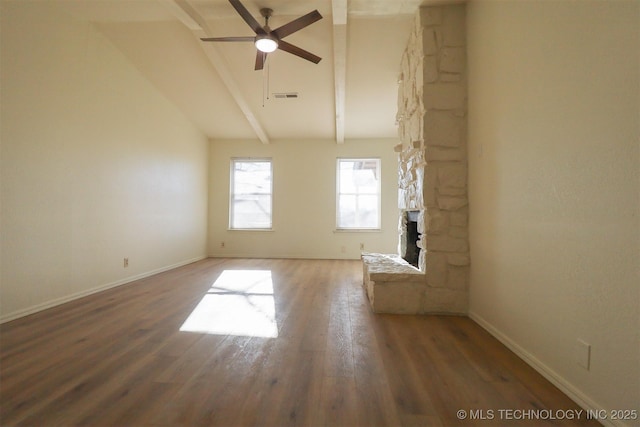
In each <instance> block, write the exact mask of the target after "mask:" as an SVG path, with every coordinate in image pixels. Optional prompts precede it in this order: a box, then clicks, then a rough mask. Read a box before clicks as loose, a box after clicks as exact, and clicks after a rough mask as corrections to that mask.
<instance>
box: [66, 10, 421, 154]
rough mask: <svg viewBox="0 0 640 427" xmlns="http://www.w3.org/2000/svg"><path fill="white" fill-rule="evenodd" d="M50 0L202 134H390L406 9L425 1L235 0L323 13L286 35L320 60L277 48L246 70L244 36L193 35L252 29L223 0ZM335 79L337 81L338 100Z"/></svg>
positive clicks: (282, 18) (249, 59)
mask: <svg viewBox="0 0 640 427" xmlns="http://www.w3.org/2000/svg"><path fill="white" fill-rule="evenodd" d="M56 1H58V2H60V4H61V5H62V6H63V7H65V8H66V9H67V10H68V11H69V12H70V13H72V14H73V15H75V16H76V17H78V18H80V19H83V20H89V21H91V22H94V23H95V24H96V26H97V27H98V29H99V30H100V31H101V32H103V33H104V34H105V36H106V37H107V38H108V39H109V40H110V41H111V42H112V43H113V44H114V45H115V46H116V47H117V48H118V49H120V50H121V51H122V53H123V54H124V55H125V56H126V57H127V58H128V59H129V61H130V62H132V63H133V64H134V65H135V66H136V67H137V68H138V69H139V70H140V71H141V73H142V74H143V75H145V76H146V77H147V78H148V79H149V81H151V82H152V83H153V84H154V85H155V86H156V87H157V88H158V90H159V91H160V92H162V93H163V94H164V95H165V96H166V97H167V98H168V99H169V100H171V101H172V102H173V103H174V104H175V105H176V106H177V107H178V108H179V109H180V110H181V111H182V112H183V113H184V114H185V115H186V116H187V117H189V118H190V120H192V121H193V123H194V124H195V125H196V126H197V127H198V128H199V129H201V130H202V132H204V133H205V134H206V135H207V136H208V137H209V138H212V139H237V138H241V139H260V140H262V141H263V142H265V143H266V142H270V141H272V140H277V139H301V138H304V139H328V140H332V141H338V142H342V140H343V139H346V140H348V139H360V138H390V137H395V136H396V135H397V130H396V126H395V115H396V102H397V92H396V89H397V79H398V74H399V66H400V58H401V55H402V52H403V50H404V47H405V44H406V42H407V39H408V36H409V32H410V30H411V26H412V24H413V20H414V13H415V11H416V10H417V8H418V7H419V6H420V4H423V3H425V0H241V1H242V4H244V5H245V7H246V8H247V9H248V10H249V12H251V14H252V15H253V16H254V17H255V18H256V19H257V20H258V21H259V22H261V23H263V20H262V18H261V17H260V14H259V9H260V8H262V7H270V8H272V9H273V10H274V12H273V17H272V18H271V19H270V22H269V24H270V27H271V28H277V27H279V26H280V25H282V24H285V23H287V22H289V21H291V20H293V19H295V18H297V17H299V16H302V15H304V14H306V13H308V12H311V11H312V10H314V9H317V10H318V11H319V12H320V13H321V14H322V16H323V19H322V20H320V21H318V22H316V23H314V24H311V25H310V26H308V27H306V28H304V29H302V30H300V31H299V32H296V33H294V34H291V35H290V36H288V37H287V38H286V41H288V42H289V43H292V44H294V45H297V46H299V47H301V48H303V49H305V50H308V51H310V52H312V53H314V54H316V55H318V56H320V57H322V61H320V63H319V64H317V65H316V64H313V63H311V62H308V61H305V60H303V59H301V58H298V57H296V56H294V55H291V54H288V53H286V52H283V51H276V52H274V53H272V54H270V55H269V58H268V61H267V65H266V66H265V69H264V71H254V69H253V68H254V61H255V47H254V46H253V44H252V43H251V42H246V43H204V42H201V41H200V40H199V37H203V36H207V37H224V36H252V35H254V34H253V31H252V30H251V28H249V26H248V25H247V24H246V23H245V22H244V21H243V20H242V18H241V17H240V16H239V15H238V14H237V13H236V11H235V10H234V9H233V7H232V6H231V4H229V2H228V0H56ZM345 4H346V8H347V11H348V14H347V23H346V32H344V31H343V30H344V28H345V27H344V26H341V25H334V22H333V21H334V20H333V19H332V11H333V10H334V8H335V10H336V11H340V10H341V8H344V7H345V6H344V5H345ZM342 10H343V11H344V9H342ZM339 21H340V20H339V19H336V24H339V23H340V22H339ZM341 31H342V32H343V33H344V34H346V36H341ZM340 46H343V49H344V50H345V51H344V52H341V49H340ZM334 49H335V52H334ZM341 64H344V65H341ZM336 67H337V68H336ZM336 69H337V70H338V73H336ZM340 70H342V73H340ZM336 87H338V88H342V87H344V99H343V100H342V99H341V97H340V95H339V93H340V91H338V92H336ZM340 90H342V89H340ZM276 92H297V93H298V94H299V97H298V98H297V99H275V98H274V97H273V95H272V94H273V93H276ZM336 93H338V95H336ZM267 96H268V99H267ZM341 111H344V114H339V113H340V112H341ZM337 113H338V117H336V114H337ZM336 126H338V128H337V127H336ZM341 126H343V130H342V129H340V127H341Z"/></svg>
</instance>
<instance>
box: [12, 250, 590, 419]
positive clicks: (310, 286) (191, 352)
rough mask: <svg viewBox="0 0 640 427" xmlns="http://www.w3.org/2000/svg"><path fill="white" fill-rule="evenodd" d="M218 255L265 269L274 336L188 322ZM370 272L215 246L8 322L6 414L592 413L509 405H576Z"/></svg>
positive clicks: (462, 326)
mask: <svg viewBox="0 0 640 427" xmlns="http://www.w3.org/2000/svg"><path fill="white" fill-rule="evenodd" d="M225 270H268V271H270V272H271V278H272V284H273V299H274V304H275V320H276V322H277V327H278V336H277V337H276V338H264V337H258V336H237V335H231V334H227V335H224V334H219V335H213V334H205V333H195V332H185V331H180V328H181V326H182V325H183V323H184V322H185V320H186V319H187V318H188V317H189V315H190V313H191V312H192V311H193V310H194V308H195V307H196V306H198V304H199V302H200V301H201V300H202V299H203V297H205V296H206V295H211V294H210V293H209V292H210V288H211V286H212V284H213V283H214V282H215V281H216V279H217V278H218V277H219V276H220V274H221V273H222V272H223V271H225ZM361 283H362V269H361V264H360V262H359V261H346V260H248V259H207V260H203V261H200V262H197V263H194V264H191V265H188V266H185V267H181V268H178V269H175V270H172V271H169V272H165V273H162V274H159V275H156V276H153V277H149V278H146V279H143V280H139V281H137V282H135V283H132V284H129V285H125V286H121V287H119V288H115V289H111V290H108V291H105V292H102V293H100V294H96V295H92V296H89V297H86V298H83V299H80V300H76V301H73V302H70V303H68V304H65V305H62V306H59V307H55V308H52V309H49V310H47V311H44V312H40V313H38V314H35V315H32V316H29V317H25V318H22V319H18V320H15V321H13V322H9V323H6V324H4V325H1V326H0V408H1V409H0V410H1V415H0V417H1V418H0V424H1V425H3V426H18V425H19V426H23V425H24V426H103V425H104V426H107V425H111V426H207V425H208V426H500V425H508V426H519V425H526V426H557V425H562V426H591V425H593V426H597V425H599V424H597V423H596V422H595V421H592V420H586V419H585V416H584V415H583V417H582V419H578V420H558V419H551V420H517V419H503V418H502V417H501V413H500V412H498V411H499V410H504V409H513V410H523V411H534V410H538V411H539V410H543V409H547V410H551V411H552V412H554V413H555V411H558V410H569V409H576V410H577V409H578V407H577V406H576V405H575V404H574V403H573V402H572V401H571V400H570V399H569V398H568V397H566V396H565V395H564V394H562V393H561V392H560V391H559V390H558V389H556V388H555V387H554V386H553V385H552V384H550V383H549V382H548V381H546V380H545V379H544V378H543V377H541V376H540V375H539V374H537V373H536V372H535V371H534V370H533V369H532V368H530V367H529V366H527V365H526V364H525V363H524V362H522V361H521V360H520V359H519V358H518V357H516V356H515V355H514V354H513V353H511V352H510V351H509V350H508V349H506V348H505V347H504V346H502V345H501V344H500V343H499V342H498V341H496V340H495V339H494V338H493V337H491V336H490V335H489V334H488V333H487V332H485V331H484V330H483V329H482V328H480V327H479V326H478V325H476V324H475V323H474V322H473V321H471V320H470V319H468V318H465V317H443V316H397V315H375V314H373V313H372V312H371V310H370V308H369V306H368V303H367V300H366V296H365V293H364V290H363V289H362V286H361ZM214 297H215V295H214ZM247 301H250V299H247ZM263 314H264V313H263ZM458 410H465V411H467V418H465V419H462V420H461V419H458V416H457V411H458ZM469 411H475V412H474V416H473V417H471V416H469V415H470V412H469ZM491 411H493V412H491ZM492 414H493V416H492V417H491V415H492ZM479 418H485V419H479ZM487 418H493V419H487ZM556 418H557V417H556Z"/></svg>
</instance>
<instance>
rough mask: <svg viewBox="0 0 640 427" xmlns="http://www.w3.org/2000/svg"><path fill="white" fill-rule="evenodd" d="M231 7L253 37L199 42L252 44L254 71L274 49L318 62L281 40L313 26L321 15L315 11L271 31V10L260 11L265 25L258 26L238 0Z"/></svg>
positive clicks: (261, 65) (230, 1) (317, 58)
mask: <svg viewBox="0 0 640 427" xmlns="http://www.w3.org/2000/svg"><path fill="white" fill-rule="evenodd" d="M229 3H231V6H233V7H234V9H235V10H236V11H237V12H238V13H239V14H240V16H241V17H242V19H244V21H245V22H246V23H247V24H248V25H249V26H250V27H251V29H252V30H253V32H254V33H256V35H255V37H253V36H247V37H206V38H201V39H200V40H202V41H205V42H249V41H250V42H254V44H255V45H256V48H257V52H256V66H255V69H256V70H262V69H263V68H264V63H265V61H266V60H267V54H268V53H269V52H273V51H275V50H276V49H280V50H283V51H285V52H289V53H291V54H293V55H296V56H299V57H300V58H302V59H306V60H307V61H311V62H313V63H314V64H317V63H318V62H320V60H321V59H322V58H320V57H319V56H316V55H314V54H313V53H311V52H307V51H306V50H304V49H301V48H299V47H298V46H294V45H292V44H291V43H287V42H286V41H284V40H282V39H283V38H285V37H287V36H288V35H290V34H292V33H295V32H296V31H299V30H301V29H303V28H304V27H306V26H309V25H311V24H313V23H314V22H316V21H319V20H320V19H322V15H320V12H318V11H317V10H314V11H313V12H309V13H307V14H306V15H304V16H301V17H300V18H297V19H294V20H293V21H291V22H289V23H287V24H284V25H283V26H281V27H278V28H276V29H275V30H272V29H271V28H269V18H270V17H271V14H272V13H273V10H271V9H268V8H263V9H260V14H261V15H262V16H263V17H264V19H265V24H264V25H260V23H259V22H258V21H256V19H255V18H254V17H253V16H251V14H250V13H249V11H248V10H247V8H245V7H244V6H243V5H242V3H240V0H229Z"/></svg>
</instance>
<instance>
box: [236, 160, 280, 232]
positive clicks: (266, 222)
mask: <svg viewBox="0 0 640 427" xmlns="http://www.w3.org/2000/svg"><path fill="white" fill-rule="evenodd" d="M271 175H272V170H271V159H232V160H231V189H230V192H229V193H230V203H229V228H231V229H258V230H259V229H271V190H272V179H271Z"/></svg>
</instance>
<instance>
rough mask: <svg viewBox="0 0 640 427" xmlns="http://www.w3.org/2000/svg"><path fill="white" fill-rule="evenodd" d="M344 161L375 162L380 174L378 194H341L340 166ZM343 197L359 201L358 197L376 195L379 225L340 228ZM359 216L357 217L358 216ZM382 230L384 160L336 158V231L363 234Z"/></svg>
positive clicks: (376, 158) (374, 158)
mask: <svg viewBox="0 0 640 427" xmlns="http://www.w3.org/2000/svg"><path fill="white" fill-rule="evenodd" d="M343 161H361V162H369V161H375V163H376V171H377V173H378V179H377V184H378V185H377V188H376V193H360V192H356V193H341V192H340V178H341V176H340V165H341V162H343ZM341 195H355V196H356V200H357V199H358V196H362V195H367V196H371V195H375V196H376V197H377V202H378V203H377V206H376V209H377V212H378V215H377V217H378V218H377V219H378V221H377V224H376V225H375V226H373V227H364V226H361V225H358V226H355V227H344V226H340V196H341ZM357 212H358V210H357V209H356V213H357ZM356 216H357V215H356ZM381 229H382V160H381V158H380V157H338V158H336V231H339V232H344V231H347V232H351V231H356V232H357V231H362V232H370V231H380V230H381Z"/></svg>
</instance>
